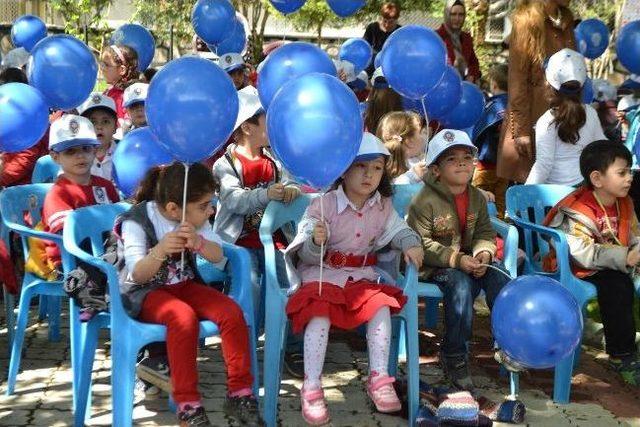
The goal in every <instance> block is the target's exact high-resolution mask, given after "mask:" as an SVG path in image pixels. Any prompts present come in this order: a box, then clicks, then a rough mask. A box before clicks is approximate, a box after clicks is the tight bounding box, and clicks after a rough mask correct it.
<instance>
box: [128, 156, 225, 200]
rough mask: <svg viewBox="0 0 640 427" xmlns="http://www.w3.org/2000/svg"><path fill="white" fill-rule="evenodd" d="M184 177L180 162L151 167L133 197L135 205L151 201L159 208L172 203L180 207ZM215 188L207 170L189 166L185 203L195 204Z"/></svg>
mask: <svg viewBox="0 0 640 427" xmlns="http://www.w3.org/2000/svg"><path fill="white" fill-rule="evenodd" d="M184 175H185V173H184V165H183V164H182V163H180V162H173V163H172V164H170V165H168V166H155V167H153V168H152V169H150V170H149V171H148V172H147V174H146V175H145V177H144V178H143V179H142V181H141V182H140V185H139V186H138V189H137V191H136V194H135V195H134V197H133V199H134V200H135V203H140V202H143V201H147V200H153V201H155V202H156V203H158V204H159V205H161V206H165V205H166V204H167V203H169V202H174V203H176V204H177V205H178V206H180V207H182V191H183V188H184ZM217 187H218V186H217V184H216V181H215V178H214V177H213V174H212V172H211V170H210V169H209V168H207V167H206V166H204V165H203V164H201V163H194V164H192V165H191V166H189V182H188V183H187V203H193V202H197V201H198V200H200V199H202V197H203V196H205V195H207V194H211V193H214V192H215V191H216V190H217Z"/></svg>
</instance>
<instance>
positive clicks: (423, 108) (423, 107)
mask: <svg viewBox="0 0 640 427" xmlns="http://www.w3.org/2000/svg"><path fill="white" fill-rule="evenodd" d="M424 98H425V97H422V98H420V103H421V104H422V112H423V113H424V119H425V120H426V121H427V126H429V115H428V114H427V106H426V104H425V103H424Z"/></svg>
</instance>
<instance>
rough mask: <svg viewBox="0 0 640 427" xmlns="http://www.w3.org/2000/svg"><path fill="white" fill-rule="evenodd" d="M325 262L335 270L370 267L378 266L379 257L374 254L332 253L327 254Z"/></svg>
mask: <svg viewBox="0 0 640 427" xmlns="http://www.w3.org/2000/svg"><path fill="white" fill-rule="evenodd" d="M324 262H325V263H326V264H327V265H329V266H330V267H333V268H342V267H369V266H372V265H376V263H377V262H378V257H377V256H376V254H374V253H369V254H366V255H351V254H345V253H344V252H339V251H331V252H327V254H326V255H325V257H324Z"/></svg>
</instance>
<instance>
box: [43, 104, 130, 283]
mask: <svg viewBox="0 0 640 427" xmlns="http://www.w3.org/2000/svg"><path fill="white" fill-rule="evenodd" d="M99 145H100V143H99V142H98V139H97V137H96V134H95V132H94V130H93V125H92V124H91V122H90V121H89V120H88V119H86V118H84V117H81V116H75V115H72V114H67V115H65V116H63V117H62V118H60V119H58V120H56V121H55V122H53V124H52V125H51V129H50V132H49V150H50V151H51V157H52V158H53V160H54V161H55V162H56V163H57V164H59V165H60V168H61V169H62V173H61V174H60V175H59V176H58V178H57V179H56V181H55V183H54V184H53V187H51V190H49V193H48V194H47V197H46V198H45V199H44V204H43V206H42V222H43V225H44V230H45V231H48V232H50V233H60V232H62V229H63V228H64V222H65V218H66V217H67V215H68V214H69V212H71V211H73V210H75V209H78V208H82V207H85V206H92V205H96V204H108V203H116V202H118V201H119V199H120V198H119V197H118V192H117V191H116V189H115V187H114V186H113V184H112V183H111V182H110V181H107V180H106V179H104V178H100V177H97V176H93V175H92V174H91V165H92V164H93V159H94V157H95V153H96V147H98V146H99ZM45 249H46V254H47V258H48V262H49V264H50V265H51V266H52V268H54V269H55V270H57V271H61V268H60V267H61V264H62V262H61V257H60V250H59V248H58V246H56V244H55V243H53V242H46V247H45Z"/></svg>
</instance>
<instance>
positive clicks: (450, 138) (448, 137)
mask: <svg viewBox="0 0 640 427" xmlns="http://www.w3.org/2000/svg"><path fill="white" fill-rule="evenodd" d="M442 138H443V139H444V140H445V141H447V142H448V143H452V142H453V141H455V139H456V136H455V135H454V134H453V132H449V131H446V132H445V133H444V135H443V136H442Z"/></svg>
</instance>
